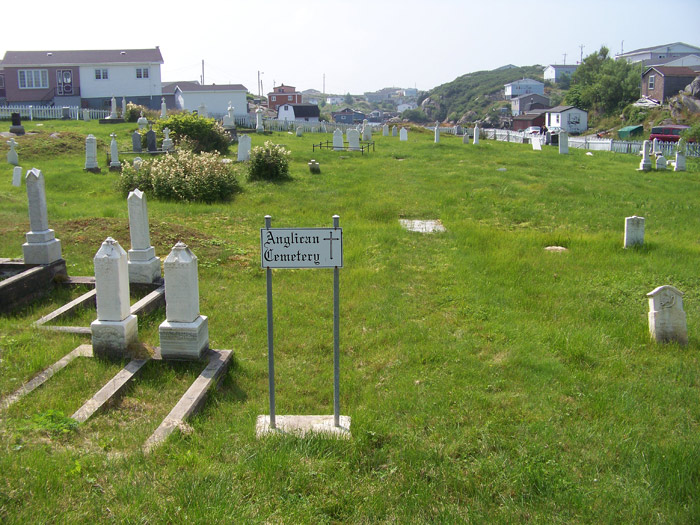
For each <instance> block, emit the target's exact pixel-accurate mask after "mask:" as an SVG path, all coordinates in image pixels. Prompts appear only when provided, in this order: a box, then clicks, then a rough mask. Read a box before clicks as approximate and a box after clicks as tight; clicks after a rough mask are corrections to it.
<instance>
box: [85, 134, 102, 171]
mask: <svg viewBox="0 0 700 525" xmlns="http://www.w3.org/2000/svg"><path fill="white" fill-rule="evenodd" d="M99 167H100V166H99V164H98V163H97V139H96V138H95V135H92V134H90V135H88V136H87V137H86V138H85V170H87V171H94V170H97V169H99Z"/></svg>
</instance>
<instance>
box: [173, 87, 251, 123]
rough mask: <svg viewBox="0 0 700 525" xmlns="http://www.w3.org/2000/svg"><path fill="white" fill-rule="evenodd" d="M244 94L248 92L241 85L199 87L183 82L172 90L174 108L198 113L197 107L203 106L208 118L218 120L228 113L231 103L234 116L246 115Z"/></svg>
mask: <svg viewBox="0 0 700 525" xmlns="http://www.w3.org/2000/svg"><path fill="white" fill-rule="evenodd" d="M246 93H248V90H247V89H246V87H245V86H243V85H241V84H211V85H206V84H205V85H200V84H195V83H191V82H183V83H181V84H178V85H177V86H176V87H175V90H174V97H175V107H176V108H177V109H185V110H187V111H195V110H196V111H199V107H200V106H201V105H202V104H204V106H205V107H206V111H207V115H208V116H210V117H213V118H220V117H223V116H224V115H225V114H226V113H227V112H228V106H229V103H231V105H233V107H234V115H247V114H248V101H247V100H246ZM166 105H167V102H166Z"/></svg>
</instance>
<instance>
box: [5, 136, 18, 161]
mask: <svg viewBox="0 0 700 525" xmlns="http://www.w3.org/2000/svg"><path fill="white" fill-rule="evenodd" d="M7 143H8V144H9V145H10V151H8V152H7V163H8V164H12V165H13V166H19V157H18V156H17V150H15V146H17V142H16V141H15V139H14V138H12V139H10V140H8V141H7Z"/></svg>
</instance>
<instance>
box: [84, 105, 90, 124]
mask: <svg viewBox="0 0 700 525" xmlns="http://www.w3.org/2000/svg"><path fill="white" fill-rule="evenodd" d="M83 121H84V122H90V109H89V108H83Z"/></svg>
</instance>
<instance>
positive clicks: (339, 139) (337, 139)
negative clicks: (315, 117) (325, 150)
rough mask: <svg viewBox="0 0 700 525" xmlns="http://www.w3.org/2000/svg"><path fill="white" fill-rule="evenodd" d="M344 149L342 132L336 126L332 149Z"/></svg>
mask: <svg viewBox="0 0 700 525" xmlns="http://www.w3.org/2000/svg"><path fill="white" fill-rule="evenodd" d="M344 149H345V145H344V144H343V132H342V131H340V130H339V129H338V128H336V130H335V131H334V132H333V151H342V150H344Z"/></svg>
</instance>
